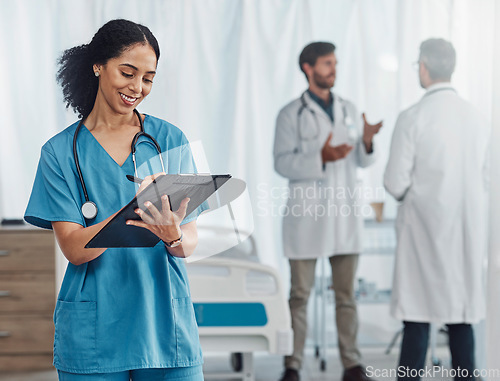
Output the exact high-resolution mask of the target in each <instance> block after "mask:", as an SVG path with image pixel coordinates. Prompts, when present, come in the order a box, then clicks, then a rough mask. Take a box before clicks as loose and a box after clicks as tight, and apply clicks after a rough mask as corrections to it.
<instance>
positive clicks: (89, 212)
mask: <svg viewBox="0 0 500 381" xmlns="http://www.w3.org/2000/svg"><path fill="white" fill-rule="evenodd" d="M134 113H135V114H136V115H137V118H138V119H139V123H140V125H141V131H140V132H138V133H137V134H135V136H134V138H133V139H132V145H131V150H132V161H133V163H134V174H135V176H136V177H137V164H136V160H135V152H136V150H137V146H138V145H139V144H141V143H144V142H146V143H149V144H152V145H154V147H155V148H156V151H157V152H158V156H159V157H160V162H161V168H162V170H163V172H165V166H164V164H163V158H162V157H161V147H160V145H159V144H158V142H157V141H156V139H155V138H153V137H152V136H151V135H149V134H148V133H146V132H144V124H143V123H142V118H141V114H139V111H137V110H136V109H134ZM83 119H84V118H82V119H81V120H80V123H78V127H76V131H75V135H74V136H73V156H74V158H75V165H76V172H77V173H78V177H79V179H80V184H82V189H83V195H84V197H85V202H84V203H83V205H82V208H81V209H82V214H83V217H85V218H86V219H87V220H91V219H93V218H95V217H96V216H97V205H96V203H95V202H93V201H90V199H89V195H88V192H87V187H86V186H85V181H84V180H83V175H82V170H81V168H80V161H79V160H78V153H77V149H76V139H77V137H78V132H79V131H80V128H81V127H82V125H83ZM141 136H144V137H145V138H147V139H149V140H143V141H140V142H139V143H138V142H137V141H138V140H139V138H140V137H141Z"/></svg>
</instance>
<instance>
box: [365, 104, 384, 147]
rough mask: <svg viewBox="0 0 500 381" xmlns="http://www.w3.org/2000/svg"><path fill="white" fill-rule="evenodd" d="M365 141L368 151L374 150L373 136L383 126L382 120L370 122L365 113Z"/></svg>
mask: <svg viewBox="0 0 500 381" xmlns="http://www.w3.org/2000/svg"><path fill="white" fill-rule="evenodd" d="M363 122H364V127H363V143H364V144H365V148H366V152H368V153H369V152H372V150H373V144H372V142H373V137H374V136H375V135H376V134H378V132H379V131H380V129H381V128H382V125H383V122H382V121H380V122H378V123H376V124H370V123H368V122H367V121H366V116H365V113H363Z"/></svg>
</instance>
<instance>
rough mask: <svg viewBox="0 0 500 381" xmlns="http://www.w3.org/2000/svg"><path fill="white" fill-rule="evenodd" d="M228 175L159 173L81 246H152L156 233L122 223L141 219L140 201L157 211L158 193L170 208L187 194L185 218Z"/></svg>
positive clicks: (159, 203) (156, 239)
mask: <svg viewBox="0 0 500 381" xmlns="http://www.w3.org/2000/svg"><path fill="white" fill-rule="evenodd" d="M230 178H231V175H205V174H203V175H201V174H178V175H162V176H159V177H157V178H156V180H155V181H154V182H153V183H151V184H149V185H148V186H147V187H146V188H145V189H144V190H143V191H142V192H141V193H139V194H138V195H137V196H136V197H134V198H133V199H132V200H131V201H130V202H129V203H128V204H127V205H126V206H125V207H123V208H122V209H121V210H120V211H119V212H118V214H116V215H115V216H114V217H113V218H112V219H111V220H110V221H109V222H108V223H107V224H106V225H105V226H104V227H103V228H102V229H101V230H100V231H99V232H98V233H97V234H96V235H95V236H94V237H92V239H91V240H90V241H89V242H88V243H87V244H86V245H85V248H112V247H153V246H156V245H157V244H158V242H160V238H158V236H156V235H154V234H153V233H152V232H150V231H149V230H147V229H144V228H141V227H138V226H132V225H127V224H126V223H125V222H126V221H127V220H141V218H140V217H139V216H138V215H137V213H135V212H134V210H135V209H137V208H138V207H140V208H141V209H143V210H144V203H145V202H146V201H150V202H151V203H152V204H153V205H154V206H155V207H156V208H157V209H158V210H161V208H162V203H161V196H163V195H164V194H166V195H168V197H169V201H170V209H171V210H177V209H178V208H179V206H180V204H181V201H182V200H183V199H185V198H186V197H189V198H190V200H189V204H188V207H187V211H186V217H187V216H189V215H190V214H191V213H192V212H193V211H194V210H195V209H196V208H198V207H199V206H200V205H201V204H202V203H203V202H204V201H205V200H206V199H207V198H209V197H210V196H211V195H212V194H214V193H215V192H216V191H217V189H219V188H220V187H221V186H222V185H224V184H225V183H226V182H227V181H228V180H229V179H230Z"/></svg>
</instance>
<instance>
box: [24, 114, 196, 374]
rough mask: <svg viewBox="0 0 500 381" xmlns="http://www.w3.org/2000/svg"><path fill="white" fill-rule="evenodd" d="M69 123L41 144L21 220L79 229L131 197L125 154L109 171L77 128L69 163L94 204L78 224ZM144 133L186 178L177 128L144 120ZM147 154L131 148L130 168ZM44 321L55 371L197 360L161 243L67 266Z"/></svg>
mask: <svg viewBox="0 0 500 381" xmlns="http://www.w3.org/2000/svg"><path fill="white" fill-rule="evenodd" d="M77 125H78V122H76V123H74V124H73V125H71V126H69V127H68V128H66V129H65V130H64V131H62V132H61V133H59V134H58V135H56V136H54V137H53V138H52V139H50V140H49V141H48V142H47V143H46V144H45V145H44V146H43V147H42V152H41V157H40V162H39V165H38V170H37V174H36V177H35V182H34V185H33V190H32V193H31V197H30V200H29V203H28V207H27V209H26V213H25V216H24V218H25V220H26V221H27V222H29V223H30V224H33V225H36V226H39V227H42V228H47V229H51V228H52V226H51V222H52V221H70V222H75V223H78V224H80V225H82V226H88V225H91V224H95V223H98V222H100V221H102V220H104V219H106V218H107V217H109V216H110V215H111V214H113V213H115V212H116V211H118V210H119V209H120V208H122V207H123V206H124V205H126V204H127V203H128V202H129V201H130V200H131V199H132V198H133V197H134V196H135V193H136V185H135V184H134V183H132V182H130V181H129V180H127V178H126V175H127V174H130V175H132V174H134V166H133V162H132V157H131V156H129V157H128V158H127V160H126V161H125V163H124V164H123V165H122V166H119V165H118V164H117V163H116V162H115V161H114V160H113V159H112V158H111V156H109V154H108V153H107V152H106V151H105V150H104V148H103V147H102V146H101V145H100V144H99V143H98V141H97V140H96V139H95V138H94V136H93V135H92V134H91V133H90V131H89V130H88V129H87V128H86V127H85V126H82V128H81V129H80V132H79V134H78V139H77V150H78V158H79V160H80V167H81V170H82V175H83V178H84V180H85V185H86V187H87V191H88V194H89V198H90V200H92V201H94V202H95V203H96V204H97V206H98V208H99V212H98V215H97V217H96V218H95V219H94V220H93V221H91V222H90V223H87V222H86V221H85V219H84V217H83V215H82V213H81V205H82V204H83V203H84V202H85V198H84V195H83V190H82V186H81V184H80V181H79V178H78V175H77V171H76V166H75V161H74V158H73V150H72V144H73V136H74V133H75V130H76V127H77ZM144 130H145V131H146V132H147V133H149V134H150V135H152V136H153V137H154V138H155V139H156V140H157V141H158V143H159V144H160V146H161V151H162V152H163V155H162V156H163V158H164V163H165V167H166V168H165V169H166V170H167V173H195V172H196V168H195V164H194V160H193V157H192V154H191V151H190V149H189V145H188V141H187V139H186V137H185V135H184V134H183V133H182V131H180V130H179V129H178V128H177V127H175V126H173V125H171V124H170V123H168V122H165V121H163V120H161V119H158V118H155V117H152V116H149V115H146V116H145V120H144ZM139 153H140V154H139ZM157 155H158V153H157V151H156V149H155V148H154V146H153V145H151V144H147V143H141V144H140V145H139V146H138V147H137V156H138V158H137V159H138V161H139V162H138V167H141V161H142V162H146V161H147V160H148V159H151V158H153V157H155V156H157ZM154 161H155V160H154V159H151V161H150V162H151V164H150V166H149V168H150V169H152V170H153V173H157V172H160V171H161V166H160V164H159V160H158V159H157V160H156V162H157V163H154ZM153 167H156V168H153ZM203 209H204V208H203V207H200V208H198V209H197V210H195V211H194V212H193V213H191V214H190V215H189V216H187V217H186V218H185V219H184V221H183V224H184V223H187V222H190V221H193V220H195V219H196V217H197V216H198V215H199V214H200V213H201V212H202V211H203ZM54 323H55V338H54V366H55V367H56V368H57V369H59V370H61V371H65V372H72V373H109V372H119V371H124V370H129V369H141V368H171V367H186V366H194V365H199V364H202V363H203V360H202V353H201V348H200V343H199V336H198V327H197V325H196V320H195V315H194V310H193V304H192V302H191V297H190V291H189V284H188V279H187V275H186V269H185V265H184V260H183V259H181V258H176V257H173V256H172V255H170V254H169V253H168V251H167V250H166V248H165V246H164V245H163V243H162V242H161V241H160V243H159V244H158V245H156V246H155V247H153V248H110V249H107V250H106V251H105V252H104V253H103V254H102V255H100V256H99V257H98V258H96V259H94V260H92V261H90V262H88V263H85V264H82V265H80V266H75V265H73V264H71V263H69V264H68V267H67V269H66V274H65V276H64V280H63V283H62V286H61V290H60V292H59V297H58V300H57V304H56V309H55V312H54Z"/></svg>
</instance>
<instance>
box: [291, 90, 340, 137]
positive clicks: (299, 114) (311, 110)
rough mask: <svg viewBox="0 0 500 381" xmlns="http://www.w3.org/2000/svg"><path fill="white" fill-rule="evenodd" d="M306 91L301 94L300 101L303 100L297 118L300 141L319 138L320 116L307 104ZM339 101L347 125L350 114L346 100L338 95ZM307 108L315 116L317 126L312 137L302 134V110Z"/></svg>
mask: <svg viewBox="0 0 500 381" xmlns="http://www.w3.org/2000/svg"><path fill="white" fill-rule="evenodd" d="M306 92H307V91H304V92H303V93H302V95H301V96H300V102H301V105H300V108H299V111H297V119H298V125H297V130H298V135H299V141H311V140H315V139H317V138H318V136H319V122H318V116H317V115H316V112H315V111H314V110H313V109H312V108H310V107H309V106H308V104H307V101H306V98H305V95H306ZM337 99H338V101H339V102H340V103H341V107H342V114H343V118H344V124H345V125H346V126H347V124H348V119H350V118H349V116H348V115H347V110H346V107H345V104H344V100H343V99H342V98H340V97H337ZM305 109H307V110H308V111H309V112H310V113H311V114H312V115H313V117H314V126H315V128H316V133H315V135H314V136H313V137H311V138H304V137H303V135H302V128H301V127H302V125H301V124H302V123H301V120H300V118H301V114H302V112H303V111H304V110H305Z"/></svg>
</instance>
